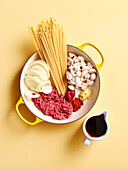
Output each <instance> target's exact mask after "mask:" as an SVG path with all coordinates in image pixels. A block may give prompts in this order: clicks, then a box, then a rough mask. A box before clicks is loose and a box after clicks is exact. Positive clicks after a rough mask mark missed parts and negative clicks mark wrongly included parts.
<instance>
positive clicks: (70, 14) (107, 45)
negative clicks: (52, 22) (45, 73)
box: [0, 0, 128, 170]
mask: <svg viewBox="0 0 128 170" xmlns="http://www.w3.org/2000/svg"><path fill="white" fill-rule="evenodd" d="M50 16H52V17H55V18H56V19H57V20H58V21H59V22H61V23H63V25H64V26H65V29H66V33H67V43H68V44H72V45H81V44H82V43H83V42H88V41H89V42H92V43H94V44H95V45H97V46H98V47H99V49H100V50H101V51H102V52H103V54H104V57H105V64H104V66H103V68H102V69H101V71H100V76H101V91H100V95H99V98H98V101H97V103H96V105H95V106H94V107H93V109H92V110H91V111H90V112H89V114H93V113H98V112H100V111H102V110H103V109H108V111H109V122H110V126H111V129H110V133H109V135H108V136H107V138H105V139H104V140H101V141H99V142H92V143H91V145H90V146H89V147H86V146H84V145H83V140H84V138H85V136H84V134H83V132H82V123H83V121H84V119H85V118H86V117H87V116H85V117H84V118H82V119H80V120H78V121H76V122H74V123H71V124H66V125H54V124H49V123H46V122H43V123H40V124H38V125H36V126H29V125H27V124H25V123H24V122H23V121H22V120H21V119H20V118H19V117H18V115H17V114H16V112H15V104H16V102H17V100H18V98H19V96H20V90H19V79H20V72H21V70H22V67H23V65H24V64H25V62H26V60H27V59H28V58H29V57H30V56H31V55H32V54H33V53H34V52H35V50H36V49H35V47H34V45H33V42H32V40H31V38H30V35H29V33H28V26H29V25H32V26H35V25H36V24H38V23H39V22H40V20H41V19H44V18H49V17H50ZM85 51H86V52H88V54H89V55H90V56H91V57H92V58H93V60H94V61H95V62H96V63H98V62H99V61H100V56H99V55H98V53H97V52H96V51H95V50H93V49H92V48H86V49H85ZM0 59H1V60H0V78H1V79H0V169H1V170H40V169H41V170H51V169H53V170H60V169H61V170H70V169H73V170H86V169H87V170H94V169H97V170H108V169H112V170H118V169H119V170H120V169H123V170H126V169H128V111H127V109H128V102H127V101H128V76H127V71H128V1H127V0H107V1H104V0H88V1H87V0H79V1H73V0H71V1H70V0H63V1H62V0H53V1H52V0H51V1H49V0H46V1H44V0H22V1H18V0H6V1H4V0H3V1H1V4H0ZM21 110H22V112H23V113H24V116H25V115H26V114H28V117H27V118H28V119H29V118H31V119H34V118H33V116H32V115H31V114H30V113H29V112H28V111H26V108H25V107H24V108H23V107H22V108H21Z"/></svg>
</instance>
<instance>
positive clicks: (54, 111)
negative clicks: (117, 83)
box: [32, 88, 73, 120]
mask: <svg viewBox="0 0 128 170" xmlns="http://www.w3.org/2000/svg"><path fill="white" fill-rule="evenodd" d="M32 101H33V102H34V105H35V106H36V107H37V108H38V109H40V110H41V111H42V112H43V113H44V114H45V115H48V116H52V117H53V118H54V119H59V120H63V119H68V118H69V117H70V116H71V114H72V112H73V107H72V104H71V103H69V102H67V101H66V99H65V97H64V95H63V94H61V95H59V94H58V92H57V89H56V88H53V89H52V92H51V93H49V94H45V93H43V92H41V93H40V96H39V97H38V98H32Z"/></svg>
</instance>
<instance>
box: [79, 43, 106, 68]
mask: <svg viewBox="0 0 128 170" xmlns="http://www.w3.org/2000/svg"><path fill="white" fill-rule="evenodd" d="M87 45H89V46H92V47H93V48H95V49H96V50H97V51H98V52H99V54H100V56H101V59H102V61H101V63H100V64H96V66H97V68H98V70H99V71H100V69H101V67H102V66H103V65H104V56H103V54H102V53H101V51H100V50H99V49H98V48H97V47H96V46H95V45H94V44H92V43H90V42H86V43H84V44H82V45H80V46H77V48H80V49H81V50H84V47H85V46H87Z"/></svg>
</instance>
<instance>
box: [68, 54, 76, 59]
mask: <svg viewBox="0 0 128 170" xmlns="http://www.w3.org/2000/svg"><path fill="white" fill-rule="evenodd" d="M68 56H69V57H71V58H73V57H76V55H75V54H73V53H68Z"/></svg>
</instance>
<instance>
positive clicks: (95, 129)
mask: <svg viewBox="0 0 128 170" xmlns="http://www.w3.org/2000/svg"><path fill="white" fill-rule="evenodd" d="M86 130H87V132H88V134H89V135H90V136H91V137H100V136H102V135H104V134H105V133H106V130H107V124H106V122H105V120H104V114H101V115H99V116H93V117H91V118H90V119H88V120H87V123H86Z"/></svg>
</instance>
